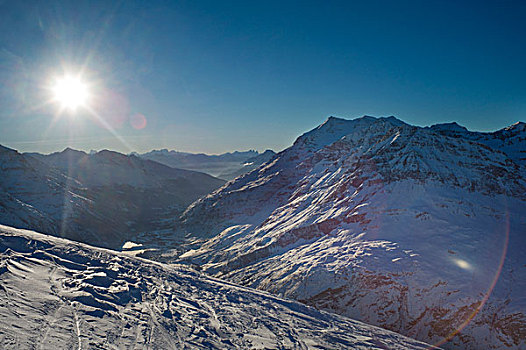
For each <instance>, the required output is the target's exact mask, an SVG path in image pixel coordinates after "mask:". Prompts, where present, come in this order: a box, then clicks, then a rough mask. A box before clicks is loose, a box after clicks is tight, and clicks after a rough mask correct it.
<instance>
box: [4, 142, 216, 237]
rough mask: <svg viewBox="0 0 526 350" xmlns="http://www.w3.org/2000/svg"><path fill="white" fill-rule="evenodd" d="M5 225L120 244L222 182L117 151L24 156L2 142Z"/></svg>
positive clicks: (181, 208) (178, 211)
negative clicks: (3, 145) (90, 153)
mask: <svg viewBox="0 0 526 350" xmlns="http://www.w3.org/2000/svg"><path fill="white" fill-rule="evenodd" d="M0 171H1V173H0V174H1V176H0V189H1V194H0V223H2V224H6V225H11V226H15V227H19V228H29V229H34V230H37V231H40V232H46V233H50V234H54V235H57V236H62V237H68V238H71V239H74V240H77V241H82V242H89V243H91V244H96V245H101V246H111V247H118V246H120V245H122V243H124V241H125V240H127V239H129V237H130V236H133V235H134V234H135V233H134V232H136V231H140V230H142V229H144V228H148V229H154V228H156V227H162V226H163V225H164V226H166V225H170V223H169V222H171V220H169V222H168V223H163V222H161V219H162V218H164V217H166V216H167V215H169V216H170V217H171V216H173V215H176V214H178V213H181V212H182V211H183V210H184V208H186V206H187V205H188V204H190V203H191V202H193V201H194V200H196V199H197V198H199V197H200V196H203V195H205V194H207V193H209V192H210V191H212V190H214V189H216V188H217V187H219V186H221V185H222V184H223V183H224V181H223V180H220V179H216V178H213V177H211V176H209V175H207V174H203V173H197V172H192V171H187V170H180V169H173V168H170V167H167V166H165V165H162V164H159V163H155V162H153V161H148V160H143V159H140V158H138V157H134V156H126V155H123V154H120V153H116V152H110V151H101V152H98V153H96V154H92V155H87V154H86V153H84V152H80V151H75V150H71V149H66V150H64V151H63V152H60V153H54V154H51V155H39V154H20V153H18V152H17V151H15V150H12V149H9V148H6V147H1V146H0Z"/></svg>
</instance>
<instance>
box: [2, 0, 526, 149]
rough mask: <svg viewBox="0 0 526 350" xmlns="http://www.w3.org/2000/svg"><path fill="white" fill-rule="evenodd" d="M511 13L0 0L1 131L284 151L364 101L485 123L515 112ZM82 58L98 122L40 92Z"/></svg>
mask: <svg viewBox="0 0 526 350" xmlns="http://www.w3.org/2000/svg"><path fill="white" fill-rule="evenodd" d="M524 18H526V2H524V1H495V2H490V1H464V2H462V1H360V2H354V1H341V2H340V1H283V0H282V1H197V0H195V1H120V2H111V1H100V2H97V1H90V2H83V1H53V0H50V1H24V2H21V1H9V0H8V1H0V81H1V82H2V85H1V86H0V106H1V108H0V144H3V145H6V146H9V147H12V148H16V149H19V150H21V151H40V152H52V151H57V150H61V149H63V148H65V147H66V146H71V147H73V148H77V149H84V150H90V149H103V148H108V149H114V150H117V151H122V152H129V151H139V152H141V151H147V150H150V149H158V148H169V149H177V150H182V151H190V152H206V153H222V152H225V151H232V150H245V149H258V150H264V149H266V148H272V149H275V150H281V149H283V148H285V147H287V146H289V145H290V144H291V143H292V142H293V140H294V139H295V138H296V137H297V136H299V135H300V134H301V133H303V132H305V131H307V130H309V129H311V128H313V127H315V126H316V125H318V124H320V123H322V122H323V121H324V120H325V119H326V118H327V117H328V116H330V115H334V116H340V117H345V118H355V117H359V116H362V115H365V114H367V115H374V116H389V115H394V116H396V117H398V118H400V119H402V120H404V121H406V122H408V123H411V124H416V125H430V124H434V123H440V122H450V121H457V122H458V123H460V124H462V125H464V126H466V127H468V128H469V129H472V130H481V131H490V130H496V129H499V128H502V127H505V126H507V125H510V124H512V123H515V122H517V121H519V120H522V121H524V120H525V115H526V83H525V82H526V64H525V63H524V62H526V39H525V38H526V21H524ZM80 70H82V71H83V72H84V74H83V76H84V79H85V80H86V81H87V82H88V83H89V84H90V89H91V94H92V95H93V96H94V100H96V101H97V103H93V106H92V107H93V110H95V111H96V113H97V115H98V116H99V118H102V120H104V121H103V122H101V121H100V120H96V118H94V117H93V116H92V115H91V114H90V113H88V112H85V111H81V110H79V111H77V113H75V115H69V114H64V115H61V116H60V117H57V116H56V114H57V106H54V105H45V106H43V103H44V102H46V101H47V100H48V99H49V91H47V90H46V88H45V87H46V86H47V85H49V81H51V79H53V77H54V76H60V75H61V74H63V73H64V71H67V72H73V73H74V72H78V71H80ZM139 115H140V117H139V118H143V117H144V120H146V126H145V127H143V126H144V124H142V125H141V127H140V128H139V127H137V125H136V124H135V127H134V124H133V121H134V120H135V119H136V118H137V116H139ZM141 120H143V119H141ZM108 127H111V130H112V131H110V130H108Z"/></svg>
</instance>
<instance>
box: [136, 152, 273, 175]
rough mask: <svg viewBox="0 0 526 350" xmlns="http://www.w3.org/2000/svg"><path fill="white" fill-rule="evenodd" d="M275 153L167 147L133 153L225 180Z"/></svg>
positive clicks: (260, 162)
mask: <svg viewBox="0 0 526 350" xmlns="http://www.w3.org/2000/svg"><path fill="white" fill-rule="evenodd" d="M275 154H276V153H275V152H274V151H272V150H266V151H265V152H263V153H259V152H257V151H254V150H250V151H245V152H240V151H235V152H229V153H223V154H219V155H208V154H204V153H186V152H178V151H173V150H172V151H169V150H167V149H161V150H153V151H150V152H147V153H142V154H138V153H135V155H137V156H138V157H141V158H143V159H149V160H154V161H156V162H159V163H161V164H164V165H168V166H170V167H174V168H179V169H187V170H193V171H200V172H204V173H207V174H210V175H212V176H217V177H218V178H220V179H223V180H227V181H229V180H232V179H234V178H236V177H238V176H239V175H242V174H244V173H247V172H249V171H251V170H254V169H255V168H257V167H258V166H260V165H261V164H263V163H266V162H267V161H268V160H270V158H272V157H273V156H274V155H275Z"/></svg>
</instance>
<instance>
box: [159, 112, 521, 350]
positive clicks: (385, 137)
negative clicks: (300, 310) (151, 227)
mask: <svg viewBox="0 0 526 350" xmlns="http://www.w3.org/2000/svg"><path fill="white" fill-rule="evenodd" d="M525 137H526V132H525V128H524V123H518V124H515V125H513V126H511V127H509V128H506V129H503V130H499V131H496V132H494V133H475V132H469V131H467V130H466V129H465V128H462V127H459V126H458V125H456V124H446V125H436V126H433V127H429V128H420V127H415V126H411V125H408V124H406V123H404V122H402V121H400V120H398V119H396V118H394V117H389V118H373V117H363V118H358V119H355V120H344V119H339V118H333V117H331V118H329V119H328V120H327V121H326V122H325V123H323V124H322V125H320V126H319V127H317V128H315V129H314V130H311V131H309V132H307V133H305V134H304V135H302V136H300V137H299V138H298V139H297V140H296V142H295V143H294V145H293V146H292V147H290V148H288V149H286V150H285V151H283V152H280V153H279V154H277V155H276V156H275V157H273V159H272V160H271V161H270V162H269V163H266V164H264V165H263V166H261V167H260V168H258V169H256V170H254V171H252V172H250V173H247V174H245V175H243V176H241V177H239V178H237V179H236V180H234V181H232V182H230V183H228V184H227V185H226V186H224V187H223V188H221V189H220V190H218V191H215V192H214V193H212V194H210V195H208V196H207V197H205V198H202V199H200V200H198V201H197V202H195V203H193V204H192V205H191V206H190V207H189V208H188V209H187V210H186V212H185V213H184V215H183V217H182V219H181V222H180V223H179V224H178V227H177V235H178V236H179V237H180V236H185V237H189V238H190V239H189V242H190V244H189V246H190V248H193V249H191V250H188V251H187V252H186V253H184V254H183V255H182V256H180V257H179V258H180V259H183V260H186V261H189V262H192V263H194V264H198V265H200V268H201V269H203V270H204V271H206V272H208V273H210V274H213V275H216V276H221V277H223V278H227V279H229V280H231V281H234V282H236V283H240V284H243V285H246V286H250V287H254V288H258V289H262V290H266V291H269V292H272V293H274V294H276V295H279V296H283V297H287V298H293V299H296V300H300V301H302V302H303V303H306V304H308V305H313V306H315V307H317V308H319V309H323V310H329V311H333V312H336V313H338V314H341V315H345V316H349V317H352V318H356V319H359V320H362V321H365V322H367V323H371V324H375V325H378V326H381V327H384V328H387V329H391V330H394V331H397V332H400V333H402V334H405V335H408V336H411V337H414V338H417V339H420V340H423V341H426V342H429V343H432V344H443V343H444V342H445V341H446V340H447V341H448V342H447V343H446V344H445V345H444V346H445V347H446V348H463V349H482V348H484V349H505V348H515V349H518V348H524V347H526V340H525V339H526V294H525V293H524V290H526V265H525V263H526V262H525V261H524V252H525V251H526V236H525V234H524V233H525V232H526V179H525V174H526V169H525V165H524V156H523V155H524V152H525V151H526V147H525ZM176 251H178V250H176ZM166 256H167V254H166V252H164V255H163V258H166ZM459 330H461V332H460V333H459Z"/></svg>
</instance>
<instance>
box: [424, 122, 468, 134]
mask: <svg viewBox="0 0 526 350" xmlns="http://www.w3.org/2000/svg"><path fill="white" fill-rule="evenodd" d="M430 129H431V130H435V131H438V132H443V131H446V132H448V131H449V132H468V131H469V130H468V129H467V128H466V127H464V126H462V125H459V124H458V123H457V122H450V123H440V124H434V125H431V127H430Z"/></svg>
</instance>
